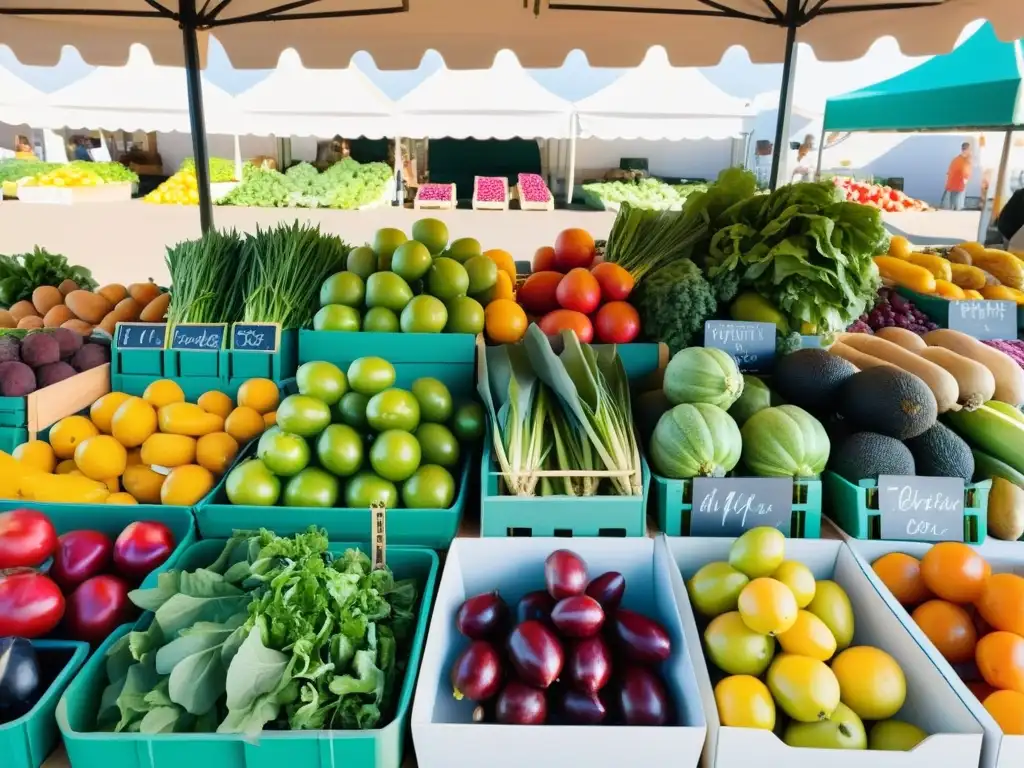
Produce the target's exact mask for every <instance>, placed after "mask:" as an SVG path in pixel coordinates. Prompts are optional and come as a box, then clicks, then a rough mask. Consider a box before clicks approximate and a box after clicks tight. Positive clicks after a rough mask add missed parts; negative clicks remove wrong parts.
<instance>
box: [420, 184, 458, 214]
mask: <svg viewBox="0 0 1024 768" xmlns="http://www.w3.org/2000/svg"><path fill="white" fill-rule="evenodd" d="M423 186H426V185H423ZM423 186H420V187H418V188H417V189H416V197H415V198H414V199H413V201H412V207H413V208H416V209H422V210H433V211H451V210H454V209H455V206H456V205H458V202H459V197H458V195H456V194H455V185H454V184H444V185H441V184H437V185H435V186H447V187H451V189H452V196H451V199H450V200H421V199H420V190H421V189H423Z"/></svg>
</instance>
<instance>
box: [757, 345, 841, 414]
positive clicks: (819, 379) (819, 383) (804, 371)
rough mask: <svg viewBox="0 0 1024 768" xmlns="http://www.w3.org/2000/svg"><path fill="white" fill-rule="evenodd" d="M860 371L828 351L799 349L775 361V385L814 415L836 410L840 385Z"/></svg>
mask: <svg viewBox="0 0 1024 768" xmlns="http://www.w3.org/2000/svg"><path fill="white" fill-rule="evenodd" d="M856 373H857V367H856V366H855V365H854V364H853V363H851V362H849V361H848V360H844V359H843V358H841V357H839V356H838V355H833V354H832V353H830V352H829V351H827V350H824V349H817V348H808V349H798V350H797V351H796V352H793V353H792V354H789V355H783V356H782V357H781V358H779V360H778V362H777V363H776V364H775V370H774V372H773V374H772V386H773V387H774V388H775V389H776V391H778V393H779V394H780V395H781V396H782V398H783V399H784V400H785V401H786V402H787V403H791V404H792V405H798V406H800V407H801V408H803V409H804V410H805V411H810V412H811V413H814V414H822V415H824V414H826V413H831V412H833V411H835V409H836V404H837V403H836V394H837V393H838V391H839V388H840V387H842V386H843V384H845V383H846V382H847V381H849V379H850V378H851V377H852V376H853V375H854V374H856Z"/></svg>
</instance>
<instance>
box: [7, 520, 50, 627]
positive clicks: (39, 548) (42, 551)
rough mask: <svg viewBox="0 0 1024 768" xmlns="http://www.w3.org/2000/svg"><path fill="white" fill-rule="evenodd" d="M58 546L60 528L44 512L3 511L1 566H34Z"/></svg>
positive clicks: (42, 561) (44, 559)
mask: <svg viewBox="0 0 1024 768" xmlns="http://www.w3.org/2000/svg"><path fill="white" fill-rule="evenodd" d="M56 548H57V531H56V530H54V527H53V523H51V522H50V518H48V517H47V516H46V515H44V514H43V513H42V512H38V511H36V510H34V509H12V510H11V511H10V512H4V513H3V514H0V568H18V567H20V566H28V567H33V568H34V567H35V566H37V565H42V564H43V563H45V562H46V560H47V558H49V557H50V556H51V555H52V554H53V551H54V550H55V549H56ZM2 636H3V635H0V637H2Z"/></svg>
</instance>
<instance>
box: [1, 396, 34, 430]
mask: <svg viewBox="0 0 1024 768" xmlns="http://www.w3.org/2000/svg"><path fill="white" fill-rule="evenodd" d="M26 424H28V407H27V401H26V400H25V398H24V397H0V428H2V427H24V426H25V425H26Z"/></svg>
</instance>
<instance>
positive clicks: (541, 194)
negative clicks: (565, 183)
mask: <svg viewBox="0 0 1024 768" xmlns="http://www.w3.org/2000/svg"><path fill="white" fill-rule="evenodd" d="M519 195H520V196H521V197H522V198H523V199H524V200H526V201H527V202H530V203H546V202H547V201H548V200H550V199H551V190H549V189H548V185H547V184H546V183H545V182H544V179H543V178H542V177H541V176H540V175H538V174H536V173H520V174H519Z"/></svg>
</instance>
